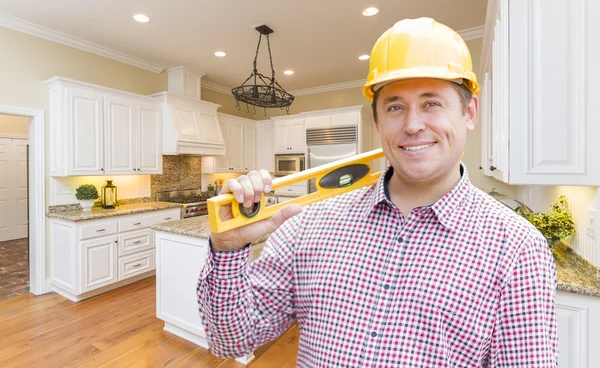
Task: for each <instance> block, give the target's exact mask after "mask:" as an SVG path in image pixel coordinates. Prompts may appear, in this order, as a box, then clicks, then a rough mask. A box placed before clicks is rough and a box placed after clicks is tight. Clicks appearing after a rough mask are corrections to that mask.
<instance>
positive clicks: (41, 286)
mask: <svg viewBox="0 0 600 368" xmlns="http://www.w3.org/2000/svg"><path fill="white" fill-rule="evenodd" d="M4 116H9V117H11V119H13V118H21V121H24V122H25V125H26V126H27V130H26V131H25V132H24V131H23V130H20V131H18V132H15V131H12V132H8V133H6V130H4V131H5V133H2V132H1V131H0V146H1V147H2V148H0V161H4V162H5V163H4V164H2V163H0V165H5V167H4V168H1V169H0V170H1V171H9V170H10V171H12V172H13V174H12V175H2V173H0V187H2V188H5V189H0V191H1V190H4V191H5V192H7V191H8V190H9V189H8V188H9V185H10V188H12V189H11V190H12V192H11V193H13V194H11V196H10V197H7V196H6V195H4V196H2V197H0V202H2V204H0V211H3V210H4V212H5V213H6V215H4V216H3V215H0V216H3V217H4V218H2V217H0V221H1V222H2V223H0V227H2V228H3V230H0V232H1V234H0V239H4V240H5V239H9V240H5V241H1V240H0V247H3V246H4V247H5V248H6V246H7V245H8V244H10V246H11V248H10V251H11V252H9V255H8V256H6V257H3V258H0V271H3V272H5V273H6V274H10V275H11V276H10V279H9V276H6V277H2V278H0V282H1V281H2V280H10V281H9V282H10V284H11V285H12V286H14V285H16V284H17V283H21V287H20V288H19V287H15V288H14V289H15V290H13V291H12V292H13V293H25V292H31V293H33V294H35V295H40V294H44V293H46V292H48V291H50V290H49V288H48V287H47V286H46V249H45V244H46V242H45V238H46V234H45V231H46V225H45V224H46V203H45V200H44V198H45V157H46V155H45V129H44V124H45V121H44V110H40V109H31V108H27V107H19V106H11V105H1V104H0V118H4ZM13 121H14V120H13ZM4 125H6V124H4ZM20 129H24V128H23V127H22V126H20ZM22 133H25V134H22ZM27 143H28V144H27ZM9 156H11V157H13V161H14V160H16V163H11V164H9V163H8V157H9ZM9 165H11V166H10V167H11V168H13V169H10V168H9ZM15 167H16V169H14V168H15ZM15 188H16V189H15ZM9 199H10V201H9ZM2 206H3V207H4V208H1V207H2ZM8 211H9V212H8ZM6 264H8V266H6ZM24 273H26V274H27V275H28V278H29V282H28V287H27V286H22V284H23V283H25V284H26V283H27V281H23V282H21V281H15V280H13V277H15V276H17V277H19V276H22V275H23V274H24ZM0 276H4V274H0ZM26 278H27V277H26ZM6 286H7V285H6V283H5V284H4V288H5V289H7V287H6ZM0 291H2V290H0ZM3 291H6V290H3ZM17 295H18V294H17ZM0 298H2V295H0Z"/></svg>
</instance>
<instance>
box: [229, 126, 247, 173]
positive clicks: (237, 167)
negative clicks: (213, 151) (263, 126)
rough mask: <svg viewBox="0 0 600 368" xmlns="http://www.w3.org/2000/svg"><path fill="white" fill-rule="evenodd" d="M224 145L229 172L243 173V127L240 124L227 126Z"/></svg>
mask: <svg viewBox="0 0 600 368" xmlns="http://www.w3.org/2000/svg"><path fill="white" fill-rule="evenodd" d="M226 145H227V158H228V159H229V171H233V172H242V171H244V125H243V124H242V123H240V122H234V123H228V124H227V141H226Z"/></svg>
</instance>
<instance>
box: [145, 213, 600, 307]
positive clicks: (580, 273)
mask: <svg viewBox="0 0 600 368" xmlns="http://www.w3.org/2000/svg"><path fill="white" fill-rule="evenodd" d="M152 228H153V229H154V230H158V231H165V232H169V233H175V234H182V235H189V236H193V237H196V238H203V239H208V237H209V235H210V224H209V221H208V216H198V217H192V218H188V219H183V220H178V221H170V222H165V223H162V224H157V225H154V226H152ZM268 238H269V235H266V236H264V237H262V238H261V239H258V240H257V241H255V242H253V243H252V244H258V243H262V242H264V241H266V240H267V239H268ZM552 253H553V254H554V260H555V262H556V273H557V275H556V276H557V280H558V286H557V290H560V291H566V292H571V293H576V294H582V295H589V296H595V297H600V270H599V269H598V268H596V267H595V266H593V265H592V264H590V263H589V262H587V261H586V260H585V259H583V258H582V257H581V256H579V255H578V254H577V253H575V252H574V251H573V250H572V249H571V248H570V247H569V246H567V245H566V244H564V243H558V244H557V245H555V246H554V248H553V250H552Z"/></svg>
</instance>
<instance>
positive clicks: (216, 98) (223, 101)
mask: <svg viewBox="0 0 600 368" xmlns="http://www.w3.org/2000/svg"><path fill="white" fill-rule="evenodd" d="M200 94H201V95H202V100H203V101H207V102H212V103H216V104H218V105H221V107H219V112H220V113H224V114H229V115H235V116H239V117H241V118H247V119H254V120H262V119H267V117H265V115H264V110H262V109H260V110H259V109H257V110H256V114H255V113H254V110H252V109H250V110H249V111H248V112H246V105H245V104H242V105H240V109H239V110H238V109H237V108H236V107H235V99H234V98H233V95H232V94H231V93H230V94H224V93H221V92H217V91H213V90H210V89H208V88H202V89H201V91H200Z"/></svg>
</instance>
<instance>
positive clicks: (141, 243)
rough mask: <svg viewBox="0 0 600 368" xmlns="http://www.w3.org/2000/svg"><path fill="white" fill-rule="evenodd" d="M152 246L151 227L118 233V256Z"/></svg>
mask: <svg viewBox="0 0 600 368" xmlns="http://www.w3.org/2000/svg"><path fill="white" fill-rule="evenodd" d="M153 248H154V242H153V241H152V229H143V230H138V231H130V232H128V233H125V234H119V257H121V256H126V255H128V254H133V253H137V252H140V251H142V250H150V249H153Z"/></svg>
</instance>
